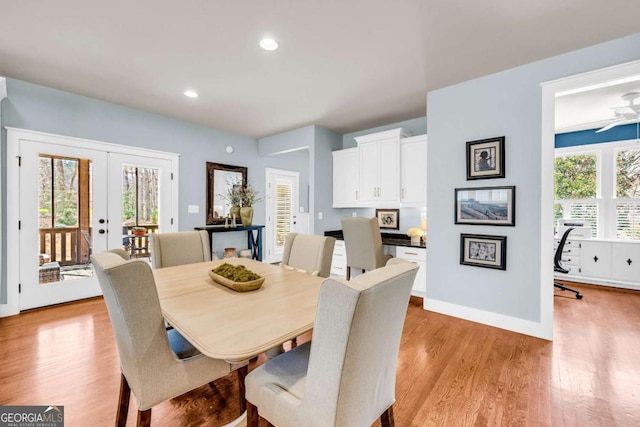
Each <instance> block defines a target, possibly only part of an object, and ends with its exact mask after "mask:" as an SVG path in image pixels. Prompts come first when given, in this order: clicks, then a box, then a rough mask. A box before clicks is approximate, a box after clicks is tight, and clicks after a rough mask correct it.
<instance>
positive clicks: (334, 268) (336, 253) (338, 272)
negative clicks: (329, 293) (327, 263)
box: [331, 240, 347, 279]
mask: <svg viewBox="0 0 640 427" xmlns="http://www.w3.org/2000/svg"><path fill="white" fill-rule="evenodd" d="M331 275H332V276H337V277H341V278H343V279H344V278H346V277H347V251H346V249H345V247H344V240H336V244H335V246H334V247H333V256H332V257H331Z"/></svg>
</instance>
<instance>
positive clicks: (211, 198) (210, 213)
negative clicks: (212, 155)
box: [207, 162, 247, 225]
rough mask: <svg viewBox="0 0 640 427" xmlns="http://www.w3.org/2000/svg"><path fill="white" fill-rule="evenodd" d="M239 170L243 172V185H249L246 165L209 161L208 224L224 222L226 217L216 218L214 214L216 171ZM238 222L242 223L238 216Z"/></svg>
mask: <svg viewBox="0 0 640 427" xmlns="http://www.w3.org/2000/svg"><path fill="white" fill-rule="evenodd" d="M217 170H218V171H225V172H238V173H240V174H242V186H243V187H246V186H247V168H246V167H244V166H233V165H224V164H222V163H212V162H207V225H221V224H224V217H219V218H215V217H214V216H213V207H214V200H215V190H214V182H213V174H214V172H215V171H217ZM236 223H237V224H240V223H242V222H241V220H240V218H236Z"/></svg>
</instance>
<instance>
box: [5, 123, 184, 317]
mask: <svg viewBox="0 0 640 427" xmlns="http://www.w3.org/2000/svg"><path fill="white" fill-rule="evenodd" d="M14 132H16V130H10V131H9V134H10V136H11V137H10V138H8V141H9V144H10V147H11V150H10V151H11V153H10V154H16V157H17V158H18V159H19V167H18V168H15V177H16V178H17V179H15V180H13V179H12V186H13V185H15V186H16V187H17V188H15V187H12V189H11V191H10V192H8V200H10V201H11V202H15V204H13V206H17V209H16V210H15V211H13V210H12V211H11V215H12V216H13V215H15V214H16V213H17V219H18V221H17V222H18V224H19V230H18V232H17V234H15V236H16V237H13V238H12V237H11V235H14V234H13V233H11V235H9V236H8V246H9V247H12V248H16V250H17V253H15V254H12V255H11V257H10V258H11V260H8V277H9V279H8V282H9V286H11V284H12V282H13V281H14V280H15V281H16V282H17V288H18V289H17V291H18V292H19V296H18V297H17V298H15V297H14V298H13V299H14V300H15V301H17V302H16V305H17V307H18V309H19V310H26V309H30V308H35V307H42V306H47V305H52V304H58V303H63V302H68V301H74V300H78V299H83V298H88V297H92V296H97V295H101V290H100V287H99V284H98V282H97V278H96V276H95V274H94V271H93V267H92V265H91V260H90V255H91V253H96V252H100V251H104V250H107V249H112V248H124V249H126V250H127V251H129V252H130V254H131V256H134V257H141V258H142V259H144V260H149V259H150V258H149V256H150V253H149V247H148V234H150V233H154V232H159V231H162V232H167V231H174V230H177V182H175V181H174V180H173V178H174V176H177V163H178V162H177V160H178V158H177V156H175V155H167V153H160V152H158V153H157V154H158V155H157V156H154V154H156V152H152V151H150V150H138V149H132V148H130V147H123V146H114V145H111V144H103V143H95V142H89V141H87V143H86V144H82V146H80V145H79V144H78V143H77V141H73V140H72V139H70V138H65V137H57V136H53V135H52V136H49V135H46V134H42V135H36V136H37V137H36V138H33V139H30V138H17V137H15V136H14ZM25 132H27V133H28V131H25ZM40 136H41V137H40ZM38 137H40V138H38ZM70 140H71V141H70ZM57 142H60V143H57ZM87 147H89V148H87ZM116 147H119V148H120V149H122V150H123V153H118V152H114V151H116V150H114V148H116ZM14 151H15V153H14ZM125 153H126V154H125ZM8 175H9V176H11V177H12V178H13V176H14V175H12V172H11V170H9V171H8ZM16 211H17V212H16ZM8 217H9V215H8ZM134 226H144V227H145V229H146V230H147V231H146V233H145V235H144V236H143V237H136V238H133V237H132V236H130V235H129V231H130V229H131V228H132V227H134ZM8 234H9V233H8ZM8 258H9V257H8ZM14 265H15V267H14Z"/></svg>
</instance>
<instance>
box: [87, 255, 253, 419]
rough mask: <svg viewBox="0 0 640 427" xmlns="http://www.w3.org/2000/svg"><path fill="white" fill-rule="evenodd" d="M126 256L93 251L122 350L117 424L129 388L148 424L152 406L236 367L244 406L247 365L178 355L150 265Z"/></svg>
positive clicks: (124, 412)
mask: <svg viewBox="0 0 640 427" xmlns="http://www.w3.org/2000/svg"><path fill="white" fill-rule="evenodd" d="M126 258H128V255H127V253H126V252H125V251H123V250H121V249H117V250H113V251H107V252H101V253H98V254H93V255H92V256H91V260H92V262H93V265H94V268H95V271H96V275H97V277H98V281H99V283H100V287H101V288H102V292H103V295H104V300H105V303H106V305H107V311H108V312H109V318H110V320H111V325H112V327H113V331H114V334H115V337H116V344H117V347H118V354H119V355H120V369H121V380H120V381H121V382H120V395H119V399H118V409H117V416H116V425H118V426H124V425H125V424H126V419H127V412H128V408H129V399H130V394H131V392H133V395H134V396H135V398H136V401H137V404H138V425H139V426H140V425H150V423H151V408H152V407H153V406H155V405H157V404H158V403H160V402H163V401H165V400H168V399H171V398H174V397H177V396H179V395H181V394H183V393H186V392H188V391H190V390H193V389H195V388H197V387H200V386H202V385H205V384H207V383H210V382H211V381H213V380H216V379H218V378H221V377H223V376H225V375H227V374H229V373H230V372H232V371H233V370H236V369H237V370H238V379H239V381H240V392H241V393H240V408H241V409H242V410H243V411H244V405H245V400H244V397H243V394H244V393H243V390H244V376H245V375H246V372H247V368H246V366H247V364H246V363H244V364H234V365H232V364H229V363H228V362H225V361H222V360H216V359H210V358H208V357H205V356H204V355H202V354H198V355H196V356H193V357H190V358H187V359H179V358H178V356H177V355H176V354H175V353H174V352H173V351H172V350H171V347H170V344H169V338H168V335H167V331H166V330H165V326H164V321H163V318H162V313H161V309H160V301H159V300H158V292H157V290H156V284H155V280H154V278H153V273H152V271H151V267H150V266H149V264H148V263H146V262H144V261H141V260H127V259H126Z"/></svg>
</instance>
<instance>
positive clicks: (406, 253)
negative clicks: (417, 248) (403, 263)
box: [404, 252, 418, 255]
mask: <svg viewBox="0 0 640 427" xmlns="http://www.w3.org/2000/svg"><path fill="white" fill-rule="evenodd" d="M404 254H405V255H418V253H417V252H405V253H404Z"/></svg>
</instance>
